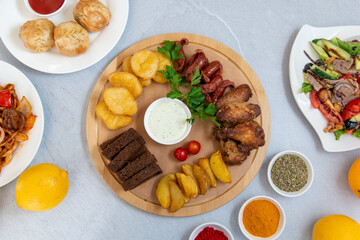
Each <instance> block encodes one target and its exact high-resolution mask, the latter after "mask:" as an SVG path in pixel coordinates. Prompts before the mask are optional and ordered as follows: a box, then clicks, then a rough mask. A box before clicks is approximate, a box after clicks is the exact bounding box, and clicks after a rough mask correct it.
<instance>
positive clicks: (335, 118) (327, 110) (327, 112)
mask: <svg viewBox="0 0 360 240" xmlns="http://www.w3.org/2000/svg"><path fill="white" fill-rule="evenodd" d="M319 110H320V112H321V113H322V114H323V115H324V117H325V118H326V119H327V120H328V121H329V122H333V123H335V124H342V125H344V121H343V119H342V117H341V116H340V114H339V113H338V112H337V111H336V109H335V108H334V106H333V105H332V103H331V102H330V101H329V100H326V102H324V103H323V104H321V105H320V106H319Z"/></svg>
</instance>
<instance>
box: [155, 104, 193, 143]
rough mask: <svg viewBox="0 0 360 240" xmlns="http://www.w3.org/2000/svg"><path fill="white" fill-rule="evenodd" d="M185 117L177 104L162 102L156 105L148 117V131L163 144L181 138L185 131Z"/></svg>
mask: <svg viewBox="0 0 360 240" xmlns="http://www.w3.org/2000/svg"><path fill="white" fill-rule="evenodd" d="M186 119H187V115H186V112H185V109H184V108H183V107H182V106H181V105H180V104H179V103H177V102H174V101H163V102H160V103H159V104H158V105H156V106H155V107H154V108H153V109H152V111H151V113H150V115H149V127H150V131H151V132H152V133H153V134H154V135H155V137H156V138H158V139H159V140H162V141H165V142H171V141H175V140H177V139H179V138H181V137H182V136H183V135H184V134H185V131H186V127H187V124H188V123H187V122H186Z"/></svg>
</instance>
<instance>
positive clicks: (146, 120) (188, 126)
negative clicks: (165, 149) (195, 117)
mask: <svg viewBox="0 0 360 240" xmlns="http://www.w3.org/2000/svg"><path fill="white" fill-rule="evenodd" d="M167 101H168V102H176V103H177V104H179V105H180V106H181V107H182V108H183V109H184V111H185V114H186V118H191V112H190V110H189V108H188V107H187V106H186V105H185V103H183V102H182V101H180V100H179V99H171V98H167V97H164V98H159V99H157V100H155V101H154V102H152V103H151V104H150V105H149V107H148V108H147V109H146V112H145V116H144V127H145V130H146V133H147V134H148V135H149V137H151V138H152V140H154V141H155V142H157V143H160V144H162V145H174V144H177V143H179V142H181V141H182V140H184V139H185V138H186V137H187V136H188V135H189V133H190V130H191V124H190V123H187V124H186V129H185V131H184V134H183V135H182V136H181V137H179V138H177V139H175V140H172V141H164V140H162V139H159V138H158V137H156V135H155V134H154V133H153V132H152V131H151V129H150V125H149V120H150V115H151V112H152V110H153V109H154V108H155V107H156V106H157V105H159V104H160V103H162V102H167ZM184 120H185V119H184Z"/></svg>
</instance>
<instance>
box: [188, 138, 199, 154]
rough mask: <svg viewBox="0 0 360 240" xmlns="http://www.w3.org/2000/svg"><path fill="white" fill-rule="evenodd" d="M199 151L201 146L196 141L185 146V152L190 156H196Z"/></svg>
mask: <svg viewBox="0 0 360 240" xmlns="http://www.w3.org/2000/svg"><path fill="white" fill-rule="evenodd" d="M200 149H201V145H200V143H199V142H197V141H190V142H189V143H188V145H187V150H188V152H189V153H191V154H197V153H198V152H200Z"/></svg>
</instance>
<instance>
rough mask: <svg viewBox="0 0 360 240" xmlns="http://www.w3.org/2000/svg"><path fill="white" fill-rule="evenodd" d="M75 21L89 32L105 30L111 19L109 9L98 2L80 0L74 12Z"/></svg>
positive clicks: (94, 0) (96, 0)
mask: <svg viewBox="0 0 360 240" xmlns="http://www.w3.org/2000/svg"><path fill="white" fill-rule="evenodd" d="M73 15H74V19H75V21H77V22H78V23H79V24H80V25H81V26H83V27H84V28H85V29H86V30H88V31H89V32H98V31H101V30H103V29H104V28H105V27H106V26H107V25H109V21H110V18H111V13H110V11H109V9H108V8H107V7H106V6H105V5H104V4H102V3H101V2H100V1H98V0H80V1H79V2H78V3H77V4H76V6H75V8H74V10H73Z"/></svg>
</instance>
